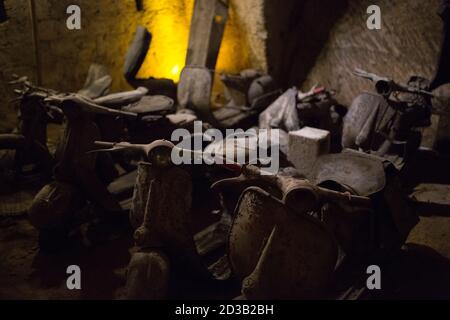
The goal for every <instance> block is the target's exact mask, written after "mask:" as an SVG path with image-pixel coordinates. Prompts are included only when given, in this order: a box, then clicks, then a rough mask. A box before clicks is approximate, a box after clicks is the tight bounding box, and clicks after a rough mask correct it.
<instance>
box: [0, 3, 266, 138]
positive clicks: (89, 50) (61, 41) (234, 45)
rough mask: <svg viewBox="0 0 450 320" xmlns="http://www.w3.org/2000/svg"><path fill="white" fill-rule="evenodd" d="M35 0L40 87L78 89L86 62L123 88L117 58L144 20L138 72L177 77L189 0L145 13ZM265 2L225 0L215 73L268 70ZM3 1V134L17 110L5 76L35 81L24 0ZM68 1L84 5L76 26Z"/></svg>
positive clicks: (122, 6)
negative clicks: (145, 44) (144, 49)
mask: <svg viewBox="0 0 450 320" xmlns="http://www.w3.org/2000/svg"><path fill="white" fill-rule="evenodd" d="M34 1H35V3H36V9H37V10H36V11H37V12H36V16H37V20H38V30H39V31H38V34H39V40H40V41H39V47H40V53H41V64H42V79H43V83H42V85H44V86H46V87H50V88H54V89H57V90H62V91H76V90H78V89H79V88H81V87H82V85H83V83H84V79H85V77H86V73H87V71H88V68H89V65H90V64H91V63H93V62H96V63H101V64H104V65H105V66H107V67H108V69H109V71H110V73H111V75H112V77H113V87H112V90H113V91H119V90H126V89H128V88H129V86H128V85H127V84H126V82H125V80H124V79H123V76H122V64H123V59H124V56H125V53H126V50H127V48H128V44H129V43H130V41H131V39H132V38H133V35H134V32H135V30H136V26H137V25H138V24H144V25H146V26H147V27H148V28H149V30H150V31H151V32H152V33H153V34H154V37H153V39H152V45H151V49H150V52H149V54H148V55H147V58H146V61H145V62H144V65H143V67H142V69H141V72H140V76H145V77H147V76H155V77H168V78H172V79H174V80H177V78H178V75H179V72H180V71H181V69H182V67H183V64H184V60H185V55H186V48H187V41H188V38H187V37H188V32H189V25H190V18H191V15H192V8H193V0H164V1H162V0H144V1H143V5H144V11H137V10H136V5H135V1H133V0H97V1H91V0H34ZM263 2H264V0H245V1H241V0H230V8H231V9H230V15H229V22H228V23H227V26H226V29H225V34H224V45H223V48H221V52H220V53H219V60H218V69H219V71H228V72H236V71H239V70H241V69H243V68H248V67H255V68H259V69H262V70H265V68H266V60H265V55H264V34H263V32H262V34H263V36H262V37H261V36H260V35H261V34H260V33H261V32H260V30H261V28H263V27H262V26H264V22H263V16H262V13H261V12H262V7H263V5H262V4H263ZM5 4H6V10H7V13H8V16H9V18H10V19H9V21H8V22H6V23H2V24H0V132H5V131H9V130H11V129H12V128H13V127H14V119H15V113H14V112H13V109H12V107H11V105H9V104H8V103H7V101H8V99H10V98H12V95H11V90H10V89H9V88H7V86H6V82H7V80H8V79H9V78H10V75H11V74H12V73H17V74H19V75H27V76H28V77H30V79H31V80H33V81H34V80H35V79H36V77H35V75H36V69H35V59H34V48H33V41H32V35H31V23H30V16H29V7H28V0H5ZM71 4H76V5H79V6H80V7H81V24H82V29H81V30H73V31H70V30H68V29H67V27H66V19H67V17H68V15H67V14H66V8H67V7H68V6H69V5H71ZM248 12H251V14H250V15H249V14H248ZM254 12H255V13H254ZM249 17H250V18H249ZM241 29H244V30H243V31H242V30H241ZM247 35H248V36H247Z"/></svg>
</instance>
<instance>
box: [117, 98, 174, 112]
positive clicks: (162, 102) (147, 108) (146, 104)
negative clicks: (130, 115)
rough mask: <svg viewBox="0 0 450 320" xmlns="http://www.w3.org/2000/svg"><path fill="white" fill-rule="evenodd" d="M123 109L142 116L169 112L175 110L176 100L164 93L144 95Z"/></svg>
mask: <svg viewBox="0 0 450 320" xmlns="http://www.w3.org/2000/svg"><path fill="white" fill-rule="evenodd" d="M122 110H123V111H129V112H134V113H137V114H138V115H140V116H144V115H150V114H167V113H172V112H174V101H173V100H172V99H171V98H169V97H165V96H162V95H155V96H144V97H142V99H141V100H139V101H138V102H136V103H133V104H131V105H129V106H126V107H123V108H122Z"/></svg>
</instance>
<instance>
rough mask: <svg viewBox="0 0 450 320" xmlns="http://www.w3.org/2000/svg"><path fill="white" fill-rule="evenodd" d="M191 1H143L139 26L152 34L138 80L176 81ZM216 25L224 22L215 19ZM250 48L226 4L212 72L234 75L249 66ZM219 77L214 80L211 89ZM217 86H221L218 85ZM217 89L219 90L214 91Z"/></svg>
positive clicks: (181, 64)
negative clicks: (144, 27) (143, 10)
mask: <svg viewBox="0 0 450 320" xmlns="http://www.w3.org/2000/svg"><path fill="white" fill-rule="evenodd" d="M194 1H195V0H164V1H161V0H146V2H145V3H146V6H145V7H146V12H147V13H146V14H144V15H143V16H142V17H141V19H140V23H141V24H143V25H145V26H146V27H147V28H148V29H149V31H150V32H151V33H152V35H153V37H152V42H151V45H150V51H149V52H148V54H147V57H146V59H145V61H144V64H143V66H142V68H141V70H140V71H139V74H138V77H143V78H147V77H155V78H169V79H172V80H174V81H178V80H179V78H180V73H181V70H182V69H183V68H184V66H185V62H186V53H187V47H188V41H189V28H190V24H191V18H192V12H193V8H194ZM214 19H215V20H216V22H218V23H221V22H224V19H223V17H222V16H215V17H214ZM249 52H250V49H249V45H248V42H247V38H246V36H245V33H244V32H242V30H241V29H240V25H239V21H238V17H237V15H236V13H235V12H234V8H233V5H230V10H229V16H228V19H227V21H226V26H225V32H224V36H223V42H222V45H221V48H220V52H219V57H218V60H217V65H216V72H217V73H221V72H227V73H238V72H239V71H241V70H243V69H246V68H249V67H251V65H252V63H251V59H250V55H249ZM218 78H219V77H215V79H214V80H215V81H214V82H215V87H216V85H217V82H220V81H219V80H217V79H218ZM218 85H219V87H220V86H221V84H220V83H219V84H218ZM216 89H220V88H216Z"/></svg>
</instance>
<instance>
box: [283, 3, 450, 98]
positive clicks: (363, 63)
mask: <svg viewBox="0 0 450 320" xmlns="http://www.w3.org/2000/svg"><path fill="white" fill-rule="evenodd" d="M306 2H312V1H310V0H308V1H306ZM336 2H341V5H342V8H345V9H344V10H343V12H342V13H339V15H340V16H339V17H338V18H337V20H336V22H335V24H334V25H333V26H332V28H331V30H330V33H329V36H328V39H327V41H326V42H325V43H324V44H323V46H322V48H321V51H320V54H319V56H318V57H317V58H316V59H314V64H313V65H311V66H308V65H306V66H305V65H303V66H302V64H303V61H302V60H303V59H300V57H303V56H304V54H302V53H299V58H298V59H297V60H295V62H294V64H293V66H292V72H291V73H290V79H289V82H290V84H297V85H301V84H303V86H302V87H303V88H304V89H307V88H309V87H310V86H312V85H313V84H315V83H316V82H319V83H321V84H323V85H326V86H328V87H331V88H334V89H336V90H337V91H338V99H339V100H340V101H341V103H343V104H346V105H348V104H350V103H351V101H352V99H353V98H354V97H355V96H356V95H357V94H358V93H359V92H361V91H362V90H372V85H371V83H370V82H369V81H365V80H362V79H360V78H357V77H354V76H353V75H352V74H351V71H352V70H353V69H354V68H355V67H359V68H363V69H366V70H368V71H371V72H374V73H378V74H380V75H386V76H389V77H392V78H394V79H396V80H398V81H405V82H406V81H407V80H408V78H409V77H410V76H411V75H422V76H425V77H427V78H431V77H432V76H433V74H434V71H435V68H436V64H437V58H438V54H439V48H440V42H441V32H442V22H441V19H440V17H439V16H438V15H437V10H438V6H439V0H427V1H422V0H402V1H389V0H378V1H373V0H353V1H341V0H339V1H336ZM371 4H377V5H379V6H380V8H381V13H382V28H381V30H369V29H368V28H367V27H366V19H367V17H368V15H367V14H366V9H367V7H368V6H369V5H371ZM317 20H318V21H322V20H321V19H319V17H318V19H317ZM304 36H305V37H308V33H305V34H304ZM301 37H303V36H301ZM306 41H308V40H306ZM299 50H300V51H301V50H308V47H303V46H301V47H300V48H299ZM308 67H309V69H307V68H308ZM299 70H300V71H299ZM305 72H306V73H305Z"/></svg>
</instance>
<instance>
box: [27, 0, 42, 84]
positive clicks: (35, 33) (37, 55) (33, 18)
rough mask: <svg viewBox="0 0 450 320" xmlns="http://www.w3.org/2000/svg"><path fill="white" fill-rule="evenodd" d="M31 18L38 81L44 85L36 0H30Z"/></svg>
mask: <svg viewBox="0 0 450 320" xmlns="http://www.w3.org/2000/svg"><path fill="white" fill-rule="evenodd" d="M29 7H30V19H31V34H32V37H33V47H34V59H35V63H36V83H37V85H38V86H40V85H42V66H41V52H40V50H39V29H38V23H37V20H36V3H35V2H34V0H29Z"/></svg>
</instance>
